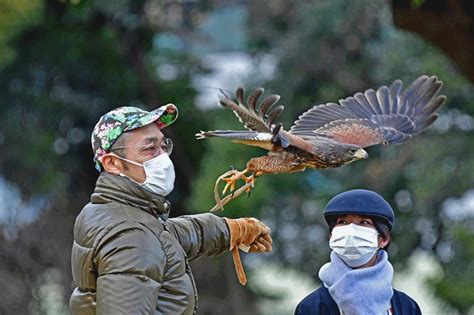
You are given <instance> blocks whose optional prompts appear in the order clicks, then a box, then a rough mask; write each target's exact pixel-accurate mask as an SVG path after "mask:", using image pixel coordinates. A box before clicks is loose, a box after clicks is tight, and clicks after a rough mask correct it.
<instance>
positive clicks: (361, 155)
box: [354, 149, 369, 160]
mask: <svg viewBox="0 0 474 315" xmlns="http://www.w3.org/2000/svg"><path fill="white" fill-rule="evenodd" d="M354 157H355V158H357V159H359V160H361V159H366V158H368V157H369V154H368V153H367V151H365V150H364V149H359V150H357V151H356V153H354Z"/></svg>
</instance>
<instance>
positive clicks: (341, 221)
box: [336, 220, 347, 224]
mask: <svg viewBox="0 0 474 315" xmlns="http://www.w3.org/2000/svg"><path fill="white" fill-rule="evenodd" d="M336 224H347V221H346V220H337V222H336Z"/></svg>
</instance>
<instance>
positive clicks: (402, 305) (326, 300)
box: [295, 286, 421, 315]
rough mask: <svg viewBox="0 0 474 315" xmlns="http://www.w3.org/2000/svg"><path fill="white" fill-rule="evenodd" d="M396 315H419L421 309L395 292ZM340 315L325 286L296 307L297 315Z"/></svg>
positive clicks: (406, 296) (404, 296)
mask: <svg viewBox="0 0 474 315" xmlns="http://www.w3.org/2000/svg"><path fill="white" fill-rule="evenodd" d="M391 304H392V308H393V309H392V310H393V314H394V315H398V314H403V315H418V314H421V310H420V307H419V306H418V304H416V302H415V301H414V300H413V299H412V298H410V297H409V296H408V295H406V294H405V293H403V292H400V291H397V290H395V289H394V290H393V296H392V300H391ZM310 314H311V315H317V314H324V315H339V308H338V307H337V304H336V302H334V300H333V299H332V297H331V294H329V290H328V289H327V288H325V287H324V286H322V287H320V288H319V289H317V290H316V291H314V292H313V293H311V294H310V295H308V296H307V297H305V298H304V299H303V300H302V301H301V302H300V303H299V304H298V306H297V307H296V310H295V315H310Z"/></svg>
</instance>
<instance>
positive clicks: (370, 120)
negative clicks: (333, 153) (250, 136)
mask: <svg viewBox="0 0 474 315" xmlns="http://www.w3.org/2000/svg"><path fill="white" fill-rule="evenodd" d="M402 86H403V84H402V82H401V81H400V80H395V81H394V82H393V83H392V84H391V85H390V86H389V87H387V86H382V87H380V88H378V89H377V91H375V90H373V89H368V90H366V91H365V92H364V93H360V92H359V93H356V94H355V95H354V96H352V97H348V98H346V99H344V100H340V101H339V104H336V103H327V104H324V105H318V106H314V107H313V108H311V109H310V110H308V111H307V112H305V113H303V114H302V115H301V116H300V117H299V118H298V120H296V121H295V123H294V125H293V126H292V127H291V129H290V133H291V134H294V135H298V136H301V137H304V138H305V139H309V138H311V137H318V136H325V137H328V138H332V139H334V140H336V141H339V142H341V143H347V144H354V145H358V146H360V147H368V146H371V145H375V144H380V143H384V144H398V143H402V142H404V141H406V140H408V139H410V138H411V137H412V136H413V135H416V134H418V133H420V132H421V131H423V130H424V129H426V128H428V127H429V126H430V125H431V124H432V123H433V122H434V121H435V120H436V118H437V117H438V113H436V111H437V110H438V109H439V108H440V107H441V106H442V105H443V103H444V101H445V99H446V97H445V96H444V95H437V94H438V92H439V90H440V89H441V86H442V82H441V81H439V80H438V78H437V77H436V76H432V77H428V76H425V75H423V76H420V77H418V78H417V79H416V80H415V81H413V82H412V83H411V84H410V85H409V86H408V87H407V88H406V89H405V90H403V91H402Z"/></svg>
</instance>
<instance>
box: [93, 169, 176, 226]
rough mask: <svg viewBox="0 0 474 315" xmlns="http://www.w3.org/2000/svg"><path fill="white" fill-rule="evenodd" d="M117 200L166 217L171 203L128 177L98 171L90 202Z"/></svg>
mask: <svg viewBox="0 0 474 315" xmlns="http://www.w3.org/2000/svg"><path fill="white" fill-rule="evenodd" d="M110 201H117V202H120V203H123V204H126V205H129V206H132V207H136V208H139V209H141V210H143V211H146V212H148V213H150V214H152V215H153V216H155V217H161V218H162V219H165V220H166V219H167V217H168V214H169V211H170V208H171V204H170V202H169V201H168V200H166V199H165V198H164V197H162V196H160V195H157V194H155V193H153V192H151V191H147V190H146V189H143V188H142V187H141V186H140V185H138V184H137V183H135V182H133V181H131V180H130V179H128V178H126V177H123V176H118V175H114V174H110V173H106V172H102V173H100V176H99V178H98V179H97V183H96V186H95V189H94V193H93V194H92V195H91V202H92V203H107V202H110Z"/></svg>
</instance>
